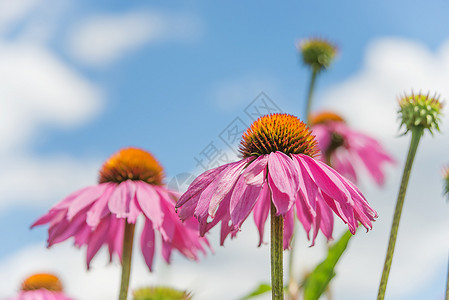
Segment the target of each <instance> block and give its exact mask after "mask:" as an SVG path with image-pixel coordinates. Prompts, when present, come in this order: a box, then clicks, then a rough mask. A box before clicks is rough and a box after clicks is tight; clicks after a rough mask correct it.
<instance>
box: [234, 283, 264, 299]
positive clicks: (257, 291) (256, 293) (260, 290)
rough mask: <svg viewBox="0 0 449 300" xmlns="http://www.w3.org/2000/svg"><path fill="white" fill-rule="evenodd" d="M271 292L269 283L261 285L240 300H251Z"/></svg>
mask: <svg viewBox="0 0 449 300" xmlns="http://www.w3.org/2000/svg"><path fill="white" fill-rule="evenodd" d="M269 291H271V284H269V283H261V284H260V285H259V286H258V287H257V288H256V289H255V290H254V291H253V292H251V293H250V294H248V295H247V296H245V297H243V298H242V299H241V300H247V299H251V298H253V297H257V296H259V295H262V294H265V293H266V292H269Z"/></svg>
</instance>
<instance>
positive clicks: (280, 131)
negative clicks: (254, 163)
mask: <svg viewBox="0 0 449 300" xmlns="http://www.w3.org/2000/svg"><path fill="white" fill-rule="evenodd" d="M316 144H317V142H316V140H315V136H313V135H311V131H310V129H309V128H308V127H307V125H306V124H304V123H303V122H302V121H301V120H299V119H298V118H297V117H295V116H292V115H288V114H271V115H266V116H262V117H260V118H259V119H257V120H256V121H255V122H254V123H253V124H252V125H251V126H250V127H249V128H248V129H247V131H246V132H245V133H244V134H243V136H242V141H241V142H240V153H241V155H242V157H244V158H246V157H251V156H260V155H265V154H270V153H271V152H275V151H280V152H283V153H285V154H305V155H308V156H311V157H313V156H315V155H316V154H317V153H318V148H317V146H316Z"/></svg>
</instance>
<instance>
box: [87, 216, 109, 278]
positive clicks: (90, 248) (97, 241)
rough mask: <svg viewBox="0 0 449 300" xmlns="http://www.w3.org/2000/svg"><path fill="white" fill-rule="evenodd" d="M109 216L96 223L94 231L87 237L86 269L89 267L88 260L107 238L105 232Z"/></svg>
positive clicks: (107, 227)
mask: <svg viewBox="0 0 449 300" xmlns="http://www.w3.org/2000/svg"><path fill="white" fill-rule="evenodd" d="M109 223H110V218H105V219H103V220H102V221H101V222H100V224H98V226H97V228H96V229H95V231H93V232H92V233H91V235H90V237H89V243H88V244H87V251H86V262H87V269H89V268H90V261H91V260H92V258H93V257H94V256H95V254H96V253H97V252H98V250H100V248H101V246H102V245H103V243H104V242H105V240H106V238H107V236H108V235H107V232H108V229H109Z"/></svg>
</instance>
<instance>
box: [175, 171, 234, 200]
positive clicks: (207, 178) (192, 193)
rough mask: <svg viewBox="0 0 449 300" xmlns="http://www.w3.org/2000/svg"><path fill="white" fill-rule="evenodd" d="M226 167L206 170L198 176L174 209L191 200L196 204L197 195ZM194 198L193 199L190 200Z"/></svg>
mask: <svg viewBox="0 0 449 300" xmlns="http://www.w3.org/2000/svg"><path fill="white" fill-rule="evenodd" d="M227 166H228V165H227V164H226V165H222V166H219V167H217V168H214V169H211V170H208V171H206V172H204V173H203V174H201V175H200V176H198V177H197V178H196V179H195V180H194V181H193V182H192V183H191V184H190V186H189V188H188V190H187V191H186V192H185V193H184V194H183V195H182V196H181V197H180V198H179V201H178V203H177V204H176V208H179V207H181V206H183V205H184V204H185V203H186V202H187V201H189V200H191V201H194V202H198V200H199V195H200V194H201V193H202V192H203V191H204V189H205V188H206V187H207V186H208V185H209V184H210V183H211V182H213V181H214V180H215V178H216V177H217V176H218V174H220V173H221V171H222V170H223V169H224V168H226V167H227ZM192 198H194V199H192Z"/></svg>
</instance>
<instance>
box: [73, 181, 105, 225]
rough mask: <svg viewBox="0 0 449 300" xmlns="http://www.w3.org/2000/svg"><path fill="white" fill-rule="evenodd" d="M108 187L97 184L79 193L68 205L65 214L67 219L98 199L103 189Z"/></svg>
mask: <svg viewBox="0 0 449 300" xmlns="http://www.w3.org/2000/svg"><path fill="white" fill-rule="evenodd" d="M107 187H108V184H99V185H95V186H91V187H90V188H88V189H84V191H83V192H82V193H80V194H79V195H78V196H77V197H76V198H74V199H72V201H71V202H70V204H69V207H68V208H69V210H68V212H67V218H68V219H69V220H70V219H72V218H73V216H75V215H76V214H77V213H78V212H80V211H81V210H82V209H84V208H85V207H87V206H89V205H91V204H92V203H93V202H95V201H96V200H97V199H98V198H100V197H101V195H103V193H104V191H105V189H106V188H107Z"/></svg>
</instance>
